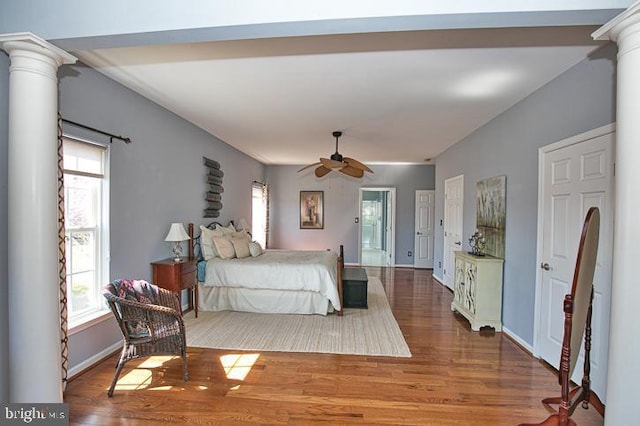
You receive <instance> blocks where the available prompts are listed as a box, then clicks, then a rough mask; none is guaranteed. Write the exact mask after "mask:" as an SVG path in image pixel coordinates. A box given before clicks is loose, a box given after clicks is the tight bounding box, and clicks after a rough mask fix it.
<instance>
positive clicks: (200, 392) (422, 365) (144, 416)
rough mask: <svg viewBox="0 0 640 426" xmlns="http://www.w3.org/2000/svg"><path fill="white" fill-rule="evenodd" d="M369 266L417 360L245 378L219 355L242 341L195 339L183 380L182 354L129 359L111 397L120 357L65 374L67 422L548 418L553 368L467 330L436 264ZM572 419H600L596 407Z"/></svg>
mask: <svg viewBox="0 0 640 426" xmlns="http://www.w3.org/2000/svg"><path fill="white" fill-rule="evenodd" d="M366 269H367V272H368V274H369V275H370V276H378V277H380V279H381V281H382V283H383V284H384V286H385V289H386V292H387V295H388V297H389V302H390V304H391V307H392V309H393V312H394V314H395V316H396V319H397V320H398V324H399V325H400V328H401V329H402V332H403V333H404V336H405V339H406V341H407V343H408V345H409V347H410V349H411V352H412V354H413V357H412V358H391V357H363V356H346V355H331V354H305V353H278V352H263V353H260V354H259V357H258V358H257V360H256V361H255V363H253V364H252V365H251V362H247V363H246V366H243V365H241V364H242V362H243V359H240V361H239V362H237V363H236V364H235V366H234V367H235V368H233V369H232V368H228V370H233V371H232V372H235V373H240V374H246V377H244V379H243V380H241V376H239V377H240V378H239V379H232V378H228V377H227V374H226V373H225V369H224V368H223V366H222V365H221V357H222V356H224V355H233V354H237V351H227V350H211V349H199V348H189V351H188V356H189V373H190V380H189V381H188V382H184V381H183V380H182V368H181V361H180V359H178V358H176V359H169V360H164V359H162V358H147V359H143V360H139V361H131V362H129V363H127V365H126V366H125V369H124V371H123V373H122V375H121V378H120V380H119V382H118V386H117V387H116V390H115V393H114V396H113V397H112V398H108V397H107V388H108V386H109V384H110V382H111V379H112V377H113V373H114V366H115V362H116V359H117V357H116V356H113V357H111V358H109V359H108V360H106V361H105V362H103V363H101V364H100V365H98V366H96V367H94V368H92V369H90V370H89V371H87V372H85V373H84V374H82V375H80V376H79V377H77V378H74V379H73V380H71V381H70V383H69V384H68V386H67V390H66V392H65V402H66V403H68V404H69V407H70V424H72V425H109V424H126V425H155V424H161V423H167V424H171V423H173V424H198V425H204V424H221V425H236V424H238V425H240V424H242V425H245V424H276V425H278V424H332V425H333V424H378V425H379V424H393V425H399V424H405V425H516V424H518V423H521V422H541V421H542V420H544V419H545V418H546V417H547V416H548V413H547V411H546V410H545V409H544V408H543V406H542V405H541V403H540V400H541V399H542V398H544V397H549V396H556V395H558V396H559V393H560V386H559V385H558V383H557V378H556V376H555V373H554V372H553V371H551V370H550V369H548V368H547V367H545V365H543V364H542V363H541V362H539V361H538V360H536V359H534V358H533V357H531V355H529V354H528V353H527V352H526V351H524V350H523V349H521V348H520V347H519V346H518V345H516V344H515V343H514V342H513V341H512V340H510V339H509V338H508V337H506V336H505V335H504V334H503V333H494V332H493V331H485V330H482V331H481V332H480V333H477V332H472V331H471V329H470V327H469V324H468V322H467V321H466V320H465V319H464V318H462V317H460V316H459V315H457V314H454V313H453V312H451V309H450V305H451V300H452V298H453V295H452V293H451V291H449V290H448V289H446V288H445V287H444V286H442V285H441V284H439V283H438V282H436V281H434V280H433V279H432V278H431V271H429V270H413V269H399V268H376V267H368V268H366ZM250 361H251V360H250ZM573 418H574V419H575V420H576V421H577V423H578V424H580V425H602V424H603V419H602V418H601V417H600V416H599V415H598V414H597V412H596V411H595V410H594V409H592V408H589V409H588V410H583V409H582V408H578V409H577V410H576V412H575V413H574V416H573Z"/></svg>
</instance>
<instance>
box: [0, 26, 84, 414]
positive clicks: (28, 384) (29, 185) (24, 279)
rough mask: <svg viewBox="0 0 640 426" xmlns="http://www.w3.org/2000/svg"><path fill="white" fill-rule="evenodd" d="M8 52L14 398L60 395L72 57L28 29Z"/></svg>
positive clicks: (5, 39)
mask: <svg viewBox="0 0 640 426" xmlns="http://www.w3.org/2000/svg"><path fill="white" fill-rule="evenodd" d="M0 48H2V50H4V51H6V52H7V53H8V54H9V59H10V61H11V65H10V67H9V149H8V181H9V188H8V196H9V200H8V201H9V206H8V210H9V211H8V224H9V232H8V234H9V244H8V246H9V247H8V252H9V253H8V255H9V256H8V257H9V262H8V269H9V270H8V279H9V283H8V287H9V301H8V302H9V304H8V306H9V397H10V402H25V403H55V402H62V366H61V355H60V346H61V344H60V307H59V305H60V296H59V282H58V214H57V211H58V200H57V197H58V190H57V180H58V178H57V141H58V131H57V120H58V118H57V117H58V77H57V72H58V67H59V66H60V65H62V64H65V63H73V62H75V60H76V59H75V58H74V57H73V56H71V55H69V54H68V53H66V52H65V51H63V50H61V49H58V48H57V47H55V46H53V45H51V44H49V43H47V42H46V41H44V40H42V39H40V38H38V37H35V36H34V35H32V34H29V33H20V34H8V35H0Z"/></svg>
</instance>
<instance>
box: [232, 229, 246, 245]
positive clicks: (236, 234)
mask: <svg viewBox="0 0 640 426" xmlns="http://www.w3.org/2000/svg"><path fill="white" fill-rule="evenodd" d="M229 235H230V236H231V238H236V239H241V240H247V242H250V241H251V235H249V234H248V233H247V231H246V230H244V229H243V230H241V231H236V232H233V233H231V234H229Z"/></svg>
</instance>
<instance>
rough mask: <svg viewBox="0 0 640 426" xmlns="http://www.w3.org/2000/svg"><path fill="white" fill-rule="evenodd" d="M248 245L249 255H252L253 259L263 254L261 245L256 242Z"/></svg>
mask: <svg viewBox="0 0 640 426" xmlns="http://www.w3.org/2000/svg"><path fill="white" fill-rule="evenodd" d="M248 245H249V253H251V257H256V256H260V255H261V254H262V253H263V251H262V246H261V245H260V243H258V242H256V241H251V242H250V243H249V244H248Z"/></svg>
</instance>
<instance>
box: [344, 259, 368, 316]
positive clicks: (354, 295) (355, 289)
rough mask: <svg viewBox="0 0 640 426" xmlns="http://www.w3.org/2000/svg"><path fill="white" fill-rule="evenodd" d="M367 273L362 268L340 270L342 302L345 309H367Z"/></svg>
mask: <svg viewBox="0 0 640 426" xmlns="http://www.w3.org/2000/svg"><path fill="white" fill-rule="evenodd" d="M368 282H369V279H368V278H367V271H365V270H364V269H362V268H344V269H343V270H342V288H343V297H342V299H343V301H344V307H345V308H364V309H366V308H367V283H368Z"/></svg>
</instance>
